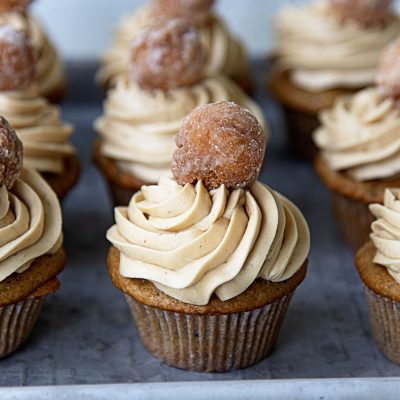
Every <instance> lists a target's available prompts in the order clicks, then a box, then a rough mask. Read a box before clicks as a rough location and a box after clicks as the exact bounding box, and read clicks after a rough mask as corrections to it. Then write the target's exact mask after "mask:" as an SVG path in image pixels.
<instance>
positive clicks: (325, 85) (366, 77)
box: [276, 1, 400, 91]
mask: <svg viewBox="0 0 400 400" xmlns="http://www.w3.org/2000/svg"><path fill="white" fill-rule="evenodd" d="M276 32H277V49H276V52H277V57H278V62H279V63H280V64H281V65H282V67H284V68H286V69H288V70H290V72H291V79H292V80H293V82H294V83H295V84H296V85H297V86H299V87H302V88H304V89H305V90H309V91H322V90H327V89H332V88H360V87H365V86H369V85H371V84H373V82H374V80H375V76H376V72H377V67H378V63H379V61H380V57H381V55H382V52H383V49H384V48H385V46H386V45H387V44H389V43H390V42H391V41H392V40H393V39H395V38H396V37H397V36H398V35H400V22H399V19H398V18H396V17H393V18H392V19H391V20H390V21H389V22H388V23H387V24H386V25H384V26H370V27H363V26H361V25H358V24H357V23H356V22H352V21H346V22H345V23H342V22H341V21H340V20H339V19H338V18H337V16H336V15H335V14H334V13H332V11H331V10H330V7H329V5H328V3H327V1H316V2H314V3H313V4H311V5H309V6H305V7H304V6H302V7H290V8H285V9H284V10H283V11H282V12H281V13H280V14H279V15H278V17H277V19H276Z"/></svg>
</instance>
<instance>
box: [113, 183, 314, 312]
mask: <svg viewBox="0 0 400 400" xmlns="http://www.w3.org/2000/svg"><path fill="white" fill-rule="evenodd" d="M115 219H116V224H115V225H114V226H113V227H111V228H110V229H109V231H108V233H107V238H108V240H109V241H110V242H111V243H112V244H113V245H114V246H115V247H116V248H117V249H118V250H119V251H120V273H121V275H122V276H124V277H128V278H143V279H146V280H149V281H151V282H153V283H154V284H155V286H156V287H157V288H158V289H159V290H161V291H162V292H164V293H166V294H167V295H169V296H171V297H173V298H175V299H178V300H180V301H182V302H184V303H189V304H195V305H204V304H207V303H208V301H209V299H210V297H211V295H212V294H213V293H215V294H216V295H217V296H218V298H219V299H220V300H222V301H225V300H229V299H232V298H234V297H236V296H238V295H239V294H241V293H243V292H244V291H245V290H246V289H247V288H248V287H249V286H250V285H251V284H252V283H253V282H254V280H255V279H257V278H262V279H265V280H269V281H272V282H280V281H284V280H286V279H288V278H290V277H291V276H293V275H294V274H295V273H296V272H297V270H298V269H299V268H300V267H301V266H302V265H303V263H304V261H305V259H306V257H307V254H308V251H309V246H310V239H309V231H308V227H307V223H306V222H305V220H304V218H303V216H302V214H301V213H300V211H299V210H298V209H297V208H296V207H295V206H294V205H293V204H292V203H291V202H290V201H289V200H287V199H286V198H284V197H283V196H281V195H279V194H277V193H276V192H274V191H272V190H271V189H269V188H268V187H267V186H264V185H263V184H261V183H259V182H256V183H255V184H253V186H252V187H251V189H250V190H242V189H238V190H234V191H232V192H228V191H227V190H226V189H225V187H224V186H221V187H219V188H218V189H216V190H213V191H207V190H206V188H205V187H204V185H203V184H202V182H201V181H199V182H198V183H197V184H196V185H191V184H186V185H185V186H180V185H178V184H177V183H176V182H175V181H173V180H171V179H169V178H166V177H163V178H161V179H160V182H159V184H158V185H155V186H144V187H143V188H142V190H141V191H140V192H138V193H137V194H135V195H134V196H133V197H132V200H131V202H130V204H129V207H118V208H116V209H115Z"/></svg>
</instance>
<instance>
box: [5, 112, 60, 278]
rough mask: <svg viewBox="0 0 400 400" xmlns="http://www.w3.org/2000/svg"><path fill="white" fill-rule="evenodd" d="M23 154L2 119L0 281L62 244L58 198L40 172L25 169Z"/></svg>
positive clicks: (14, 134) (15, 136)
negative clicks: (23, 166)
mask: <svg viewBox="0 0 400 400" xmlns="http://www.w3.org/2000/svg"><path fill="white" fill-rule="evenodd" d="M22 152H23V151H22V143H21V141H20V140H19V139H18V137H17V135H16V133H15V131H13V129H12V128H11V127H10V125H9V124H8V122H7V120H6V119H5V118H3V117H0V282H1V281H4V280H5V279H6V278H7V277H9V276H10V275H12V274H14V273H21V272H24V271H26V270H27V269H28V268H29V267H30V266H31V264H32V262H33V261H35V259H37V258H38V257H40V256H42V255H45V254H53V253H55V252H56V251H58V250H59V249H60V248H61V245H62V231H61V229H62V221H61V209H60V205H59V202H58V199H57V197H56V195H55V194H54V193H53V191H52V190H51V188H50V187H49V186H48V184H47V183H46V182H45V181H44V180H43V178H42V177H41V176H40V175H39V174H38V173H37V172H35V171H34V170H30V169H23V168H22Z"/></svg>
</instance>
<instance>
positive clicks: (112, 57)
mask: <svg viewBox="0 0 400 400" xmlns="http://www.w3.org/2000/svg"><path fill="white" fill-rule="evenodd" d="M213 3H214V0H148V4H147V5H146V6H144V7H143V8H141V9H140V10H139V11H137V12H135V13H134V14H132V15H128V16H126V17H125V18H124V19H123V20H122V21H121V23H120V25H119V27H118V29H117V32H116V34H115V38H114V42H113V44H112V46H111V48H110V49H109V50H108V51H107V52H106V54H105V55H104V57H103V60H102V68H101V70H100V71H99V73H98V76H97V78H98V80H99V82H100V83H101V84H102V85H104V86H106V87H110V86H113V85H115V83H116V81H117V78H118V77H119V76H121V75H122V76H125V77H126V76H127V75H128V69H129V50H130V47H131V42H132V40H133V39H134V38H135V36H136V35H137V33H138V32H139V30H140V29H141V28H142V27H143V26H145V25H146V24H147V23H149V22H150V21H151V20H152V19H154V18H159V17H161V18H163V17H164V18H165V17H169V18H171V17H179V18H184V19H186V20H188V21H189V22H191V23H192V24H194V25H195V26H196V27H197V28H198V30H199V32H200V37H201V41H202V43H203V46H204V49H205V51H206V63H205V70H204V71H205V74H206V75H207V76H213V75H220V74H225V75H228V76H229V77H230V78H231V79H233V80H234V81H236V83H238V84H239V85H240V86H241V87H242V88H243V89H244V90H245V91H247V92H250V91H252V89H253V78H252V74H251V69H250V64H249V61H248V59H247V54H246V51H245V49H244V46H243V44H242V43H241V42H240V40H239V39H238V38H236V37H235V36H234V35H233V34H232V33H231V32H230V31H229V30H228V28H227V27H226V26H225V24H224V23H223V21H222V20H221V18H219V17H218V16H217V15H215V14H214V13H213V10H212V6H213Z"/></svg>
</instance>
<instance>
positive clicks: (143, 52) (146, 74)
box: [130, 18, 206, 91]
mask: <svg viewBox="0 0 400 400" xmlns="http://www.w3.org/2000/svg"><path fill="white" fill-rule="evenodd" d="M130 61H131V62H130V75H131V78H132V79H133V80H134V81H135V82H137V83H138V85H139V86H140V87H142V88H143V89H149V90H152V89H161V90H164V91H167V90H170V89H176V88H179V87H184V86H190V85H193V84H194V83H196V82H198V81H199V80H201V78H202V77H203V70H204V64H205V61H206V55H205V51H204V48H203V45H202V43H201V40H200V36H199V33H198V32H197V30H196V28H194V27H193V26H192V25H190V24H189V22H187V21H185V20H183V19H177V18H174V19H157V20H156V21H153V22H152V23H150V24H149V25H148V26H146V27H145V28H143V29H142V30H141V32H140V33H139V34H138V36H137V37H136V39H135V40H134V42H133V44H132V49H131V57H130Z"/></svg>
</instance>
